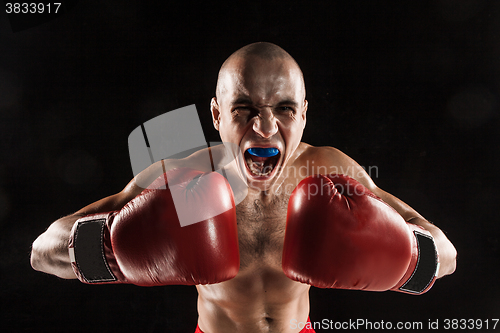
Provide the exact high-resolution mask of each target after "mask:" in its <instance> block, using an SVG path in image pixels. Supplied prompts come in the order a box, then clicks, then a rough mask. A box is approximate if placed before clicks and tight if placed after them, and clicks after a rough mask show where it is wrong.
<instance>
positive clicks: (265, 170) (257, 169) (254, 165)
mask: <svg viewBox="0 0 500 333" xmlns="http://www.w3.org/2000/svg"><path fill="white" fill-rule="evenodd" d="M248 166H249V167H250V171H252V173H253V174H254V175H256V176H267V175H269V174H270V173H271V172H272V171H273V168H272V167H271V166H267V167H265V166H264V162H254V161H248Z"/></svg>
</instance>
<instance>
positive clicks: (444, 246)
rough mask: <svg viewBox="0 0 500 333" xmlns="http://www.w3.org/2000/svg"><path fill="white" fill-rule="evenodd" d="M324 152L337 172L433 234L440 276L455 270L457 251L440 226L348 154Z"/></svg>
mask: <svg viewBox="0 0 500 333" xmlns="http://www.w3.org/2000/svg"><path fill="white" fill-rule="evenodd" d="M322 154H323V155H324V154H326V155H327V157H323V162H326V163H329V165H331V166H334V169H337V171H338V172H337V173H342V174H345V175H347V176H349V177H351V178H354V179H356V180H357V181H358V182H360V183H361V184H363V185H364V186H365V187H366V188H368V189H369V190H370V191H372V192H373V193H374V194H375V195H377V196H378V197H379V198H380V199H382V200H383V201H384V202H385V203H387V204H388V205H389V206H391V207H392V208H394V209H395V210H396V211H397V212H398V213H399V214H400V215H401V216H402V217H403V219H404V220H405V221H406V222H409V223H412V224H416V225H419V226H421V227H423V228H424V229H426V230H427V231H429V232H430V233H431V234H432V236H433V237H434V241H435V243H436V248H437V251H438V254H439V257H440V262H441V265H440V271H439V274H438V278H439V277H442V276H444V275H447V274H451V273H453V272H454V271H455V267H456V256H457V251H456V249H455V247H454V246H453V244H452V243H451V242H450V241H449V239H448V238H447V237H446V236H445V234H444V233H443V232H442V231H441V230H440V229H439V228H438V227H436V226H435V225H434V224H432V223H430V222H429V221H427V220H426V219H425V218H424V217H422V215H420V214H419V213H418V212H417V211H416V210H415V209H413V208H412V207H410V205H408V204H406V203H405V202H403V201H402V200H400V199H398V198H397V197H396V196H394V195H392V194H390V193H387V192H385V191H384V190H382V189H380V188H379V187H378V186H377V185H376V184H375V182H374V181H373V180H372V178H371V177H370V175H369V174H368V173H367V172H366V170H365V169H364V168H363V167H361V166H360V165H359V164H358V163H356V161H354V160H353V159H352V158H350V157H349V156H347V155H346V154H344V153H342V152H341V151H339V150H337V149H335V148H331V149H324V150H323V152H322Z"/></svg>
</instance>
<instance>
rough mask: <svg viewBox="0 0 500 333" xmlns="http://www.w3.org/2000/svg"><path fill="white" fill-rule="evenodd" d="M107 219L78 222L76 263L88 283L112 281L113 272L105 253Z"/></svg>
mask: <svg viewBox="0 0 500 333" xmlns="http://www.w3.org/2000/svg"><path fill="white" fill-rule="evenodd" d="M105 224H106V219H96V220H89V221H81V222H78V225H77V226H76V231H75V234H74V245H73V246H74V252H75V261H76V265H77V266H78V269H79V271H80V273H81V274H82V276H83V277H84V278H85V280H87V282H88V283H98V282H112V281H116V280H117V279H116V277H115V276H114V275H113V273H112V272H111V269H110V268H109V265H108V262H107V260H106V256H105V253H104V243H103V242H104V227H105Z"/></svg>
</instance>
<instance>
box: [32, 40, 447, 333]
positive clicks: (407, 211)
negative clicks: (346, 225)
mask: <svg viewBox="0 0 500 333" xmlns="http://www.w3.org/2000/svg"><path fill="white" fill-rule="evenodd" d="M305 95H306V93H305V85H304V80H303V77H302V72H301V70H300V68H299V66H298V65H297V63H296V62H295V60H294V59H293V58H292V57H291V56H290V55H289V54H288V53H287V52H285V51H284V50H283V49H281V48H280V47H278V46H276V45H274V44H270V43H255V44H251V45H248V46H245V47H243V48H242V49H240V50H238V51H236V52H235V53H234V54H232V55H231V56H230V57H229V58H228V59H227V60H226V61H225V62H224V64H223V65H222V68H221V70H220V72H219V78H218V82H217V90H216V97H214V98H213V99H212V101H211V105H210V107H211V112H212V116H213V124H214V126H215V128H216V129H217V130H218V131H219V133H220V136H221V139H222V141H223V142H229V143H233V144H235V145H237V146H238V147H239V148H240V149H241V154H243V155H242V156H243V159H240V160H238V159H235V160H233V162H231V163H230V165H228V166H226V171H227V172H229V173H234V174H236V175H238V176H239V177H241V179H242V180H243V181H244V182H246V184H247V186H248V187H247V190H248V193H247V194H246V197H245V198H244V199H243V200H242V201H241V202H240V203H239V204H237V206H236V207H235V211H236V218H237V243H238V247H239V270H237V272H232V273H228V274H229V275H228V276H225V277H222V278H221V280H224V281H223V282H218V283H209V284H197V286H196V287H197V290H198V293H199V297H198V313H199V318H198V326H199V327H198V328H197V330H198V332H199V331H200V330H201V331H202V332H207V333H210V332H252V333H254V332H298V331H300V329H298V328H296V327H292V325H291V320H294V319H295V320H296V322H303V323H304V322H306V321H307V318H308V315H309V288H310V285H309V284H306V283H301V282H298V281H302V282H304V280H305V281H312V280H311V279H309V278H308V277H304V278H303V279H302V278H301V277H300V276H299V277H298V278H295V280H298V281H294V280H292V279H291V278H290V277H292V278H293V276H297V275H301V274H302V273H301V272H299V273H297V272H295V271H293V269H291V271H293V272H290V271H289V272H288V273H287V274H286V275H285V274H284V269H285V268H284V263H282V256H283V249H284V238H285V229H286V228H285V227H286V221H287V207H288V202H289V200H291V199H290V196H291V192H292V191H293V190H294V189H295V188H296V187H297V185H298V184H299V183H301V181H303V180H304V179H306V178H308V177H309V176H312V175H314V174H316V173H318V171H319V172H321V171H322V170H326V172H327V173H330V172H332V170H334V171H336V172H332V173H339V171H342V173H345V174H346V175H347V176H349V177H351V178H353V179H355V180H356V181H358V182H359V183H360V184H362V185H364V186H365V187H366V188H367V189H369V190H370V191H371V192H373V193H374V194H375V195H376V196H378V197H379V198H381V199H382V200H383V201H384V202H385V203H387V204H388V205H390V206H392V208H394V210H395V211H397V213H399V214H398V217H399V218H401V220H402V221H403V224H405V221H406V222H408V223H409V224H408V225H418V226H420V227H422V228H423V229H425V230H427V231H428V233H430V235H432V237H433V239H434V243H435V248H436V252H437V254H438V256H439V262H440V264H439V266H437V267H438V268H437V272H436V276H437V278H440V277H443V276H445V275H448V274H451V273H453V272H454V270H455V258H456V251H455V248H454V247H453V245H452V244H451V242H450V241H449V240H448V239H447V238H446V236H445V235H444V234H443V232H442V231H441V230H440V229H438V228H437V227H436V226H435V225H433V224H431V223H430V222H428V221H427V220H425V219H424V218H423V217H422V216H421V215H420V214H419V213H417V212H416V211H415V210H413V209H412V208H411V207H410V206H408V205H407V204H405V203H404V202H402V201H401V200H399V199H397V198H396V197H394V196H393V195H391V194H389V193H387V192H384V191H383V190H381V189H380V188H378V187H377V186H376V185H375V184H374V182H373V180H372V179H371V178H370V177H369V175H368V174H367V173H366V172H365V170H364V169H363V168H362V167H361V166H359V165H358V164H357V163H356V162H355V161H354V160H352V159H351V158H349V157H348V156H347V155H345V154H344V153H342V152H340V151H339V150H337V149H335V148H331V147H313V146H311V145H308V144H306V143H303V142H301V137H302V133H303V129H304V127H305V125H306V111H307V106H308V104H307V101H306V99H305ZM249 148H257V149H254V150H253V151H252V150H248V149H249ZM259 148H264V149H261V151H259ZM217 149H220V147H219V148H217V147H215V148H213V149H212V150H213V151H212V155H214V156H215V155H216V154H217ZM276 149H277V150H276ZM276 152H278V153H277V155H274V154H276ZM222 154H223V153H222ZM266 154H267V155H274V156H271V157H267V155H266ZM201 155H202V154H201V153H200V152H198V153H195V154H193V155H191V156H189V157H187V158H185V159H182V160H165V161H162V162H161V163H156V164H154V165H152V166H151V167H149V168H148V169H146V170H145V171H144V172H142V173H141V174H139V175H138V176H136V177H135V178H134V179H133V180H132V181H131V182H130V183H129V184H128V185H127V186H126V187H125V188H124V189H123V190H122V191H121V192H120V193H117V194H115V195H112V196H109V197H107V198H104V199H102V200H100V201H97V202H95V203H93V204H90V205H88V206H86V207H84V208H83V209H81V210H79V211H77V212H76V213H74V214H71V215H69V216H66V217H63V218H61V219H59V220H57V221H55V222H54V223H53V224H52V225H51V226H50V227H49V228H48V229H47V231H46V232H44V233H43V234H42V235H40V236H39V237H38V238H37V239H36V240H35V242H34V243H33V250H32V256H31V263H32V266H33V268H34V269H36V270H39V271H43V272H47V273H50V274H54V275H57V276H59V277H62V278H68V279H71V278H76V275H75V271H74V270H73V268H72V265H71V260H70V256H69V254H68V239H69V238H70V234H71V232H72V229H73V226H74V224H75V221H77V220H78V219H79V218H81V217H83V216H86V215H89V214H94V213H100V212H109V211H117V210H120V209H121V208H122V207H124V205H126V204H127V203H128V202H129V201H131V200H133V199H134V198H136V197H137V196H138V195H139V194H140V193H141V192H142V191H143V190H144V187H145V186H144V185H143V184H145V183H147V184H149V183H151V182H152V181H153V180H154V179H156V178H157V177H158V175H161V174H162V173H163V171H165V170H170V169H174V168H178V167H189V168H192V169H195V170H200V171H202V172H210V171H212V168H211V167H210V163H208V165H207V163H205V162H203V161H202V158H201V157H200V156H201ZM262 162H263V164H262ZM216 168H217V166H216ZM323 173H325V172H323ZM140 185H142V186H140ZM231 186H233V184H231ZM233 190H234V188H233ZM217 195H219V194H217ZM224 195H225V194H222V196H224ZM297 200H298V199H297ZM297 200H295V203H294V205H298V206H299V208H300V204H296V202H297ZM235 222H236V221H235ZM224 223H226V222H224ZM230 223H231V222H229V224H228V225H230ZM186 228H187V227H186ZM287 237H289V236H288V235H287ZM291 237H292V238H294V239H300V236H297V235H295V236H293V235H292V236H291ZM377 237H379V236H377ZM382 237H383V236H380V238H382ZM294 242H295V241H294ZM301 251H303V250H301ZM305 251H307V249H306V250H305ZM304 255H308V256H316V254H314V253H313V254H304ZM317 256H322V254H318V255H317ZM329 262H330V260H329V259H325V263H324V265H325V266H327V265H328V263H329ZM282 264H283V266H282ZM233 266H234V264H233ZM229 270H231V269H229ZM236 273H237V274H236ZM234 275H235V277H232V276H234ZM305 275H307V274H304V276H305ZM368 275H370V274H368ZM164 284H171V283H164ZM310 284H313V285H315V284H316V283H314V282H311V283H310ZM340 287H342V286H340ZM344 287H346V288H352V289H363V287H360V288H357V287H356V286H344ZM367 289H368V290H370V288H367ZM375 289H376V288H375ZM386 289H391V288H386ZM304 332H305V331H304Z"/></svg>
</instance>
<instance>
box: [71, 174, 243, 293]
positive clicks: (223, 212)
mask: <svg viewBox="0 0 500 333" xmlns="http://www.w3.org/2000/svg"><path fill="white" fill-rule="evenodd" d="M166 178H168V184H167V179H166ZM172 180H173V181H174V182H175V184H174V182H173V181H172ZM69 252H70V258H71V261H72V266H73V270H74V272H75V274H76V275H77V277H78V278H79V279H80V280H81V281H82V282H85V283H130V284H135V285H139V286H160V285H170V284H183V285H196V284H209V283H218V282H222V281H225V280H229V279H231V278H233V277H235V276H236V274H237V273H238V270H239V265H240V264H239V250H238V233H237V227H236V210H235V205H234V199H233V194H232V191H231V187H230V186H229V183H228V182H227V181H226V179H225V178H224V177H223V176H221V175H220V174H218V173H216V172H210V173H202V172H200V171H195V170H192V169H187V168H182V169H174V170H172V171H169V172H168V173H166V174H164V175H162V176H160V177H159V178H157V179H156V180H155V181H154V182H153V184H151V185H150V186H149V187H148V189H146V190H144V191H143V192H141V194H139V195H138V196H137V197H135V198H134V199H132V200H131V201H130V202H128V203H127V204H126V205H125V206H124V207H123V208H122V209H121V210H120V211H117V212H110V213H105V214H95V215H89V216H86V217H84V218H81V219H79V220H78V221H76V223H75V225H74V227H73V230H72V233H71V237H70V242H69Z"/></svg>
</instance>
